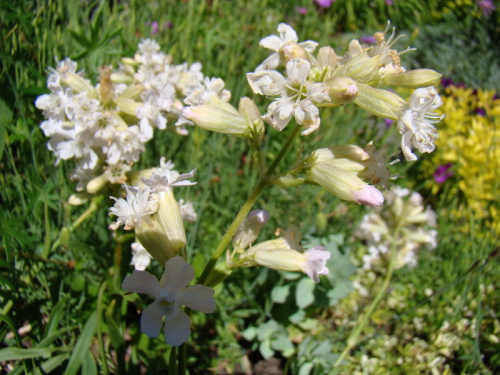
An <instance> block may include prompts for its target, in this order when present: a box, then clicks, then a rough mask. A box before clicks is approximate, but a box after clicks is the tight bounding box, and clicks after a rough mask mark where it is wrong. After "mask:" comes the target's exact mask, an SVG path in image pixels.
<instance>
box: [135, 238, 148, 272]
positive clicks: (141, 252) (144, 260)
mask: <svg viewBox="0 0 500 375" xmlns="http://www.w3.org/2000/svg"><path fill="white" fill-rule="evenodd" d="M130 247H131V248H132V260H131V261H130V265H132V266H134V268H135V269H136V270H137V271H144V270H145V269H146V267H147V266H149V264H150V263H151V255H150V254H149V253H148V251H147V250H146V248H145V247H144V246H142V245H141V244H140V243H139V242H133V243H132V244H131V245H130Z"/></svg>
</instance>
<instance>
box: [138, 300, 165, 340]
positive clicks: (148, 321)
mask: <svg viewBox="0 0 500 375" xmlns="http://www.w3.org/2000/svg"><path fill="white" fill-rule="evenodd" d="M167 309H168V307H167V306H166V305H165V304H162V303H160V302H153V303H152V304H151V305H149V306H148V307H147V308H146V310H144V311H143V312H142V315H141V332H142V333H145V334H146V335H148V336H149V337H158V334H159V333H160V329H161V324H162V321H163V319H162V318H163V315H165V312H166V311H167Z"/></svg>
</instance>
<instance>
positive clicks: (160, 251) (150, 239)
mask: <svg viewBox="0 0 500 375" xmlns="http://www.w3.org/2000/svg"><path fill="white" fill-rule="evenodd" d="M134 230H135V235H136V236H137V239H138V240H139V241H140V243H141V245H142V246H144V248H145V249H146V250H147V251H148V253H149V254H151V256H152V257H153V258H154V259H155V260H156V261H158V262H159V263H160V264H165V262H166V261H167V260H169V259H170V258H172V257H173V256H175V255H178V254H177V252H176V251H175V250H174V248H173V247H172V246H171V244H170V242H169V238H168V237H167V234H166V232H165V230H164V229H163V226H162V225H161V224H160V221H159V215H158V213H156V214H153V215H151V216H150V221H149V223H148V222H143V223H141V224H140V225H137V226H136V227H135V228H134Z"/></svg>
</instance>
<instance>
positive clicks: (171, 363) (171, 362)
mask: <svg viewBox="0 0 500 375" xmlns="http://www.w3.org/2000/svg"><path fill="white" fill-rule="evenodd" d="M176 352H177V350H176V347H175V346H172V348H171V349H170V358H169V359H168V375H177V358H176Z"/></svg>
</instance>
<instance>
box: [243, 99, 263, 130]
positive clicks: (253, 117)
mask: <svg viewBox="0 0 500 375" xmlns="http://www.w3.org/2000/svg"><path fill="white" fill-rule="evenodd" d="M238 112H239V113H240V114H241V115H242V116H243V117H244V118H245V120H246V121H247V125H248V128H250V129H255V131H256V132H257V133H258V134H261V133H263V132H264V120H262V116H261V114H260V112H259V109H258V108H257V105H256V104H255V102H254V101H253V100H252V99H250V98H247V97H243V98H241V99H240V104H239V106H238Z"/></svg>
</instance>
